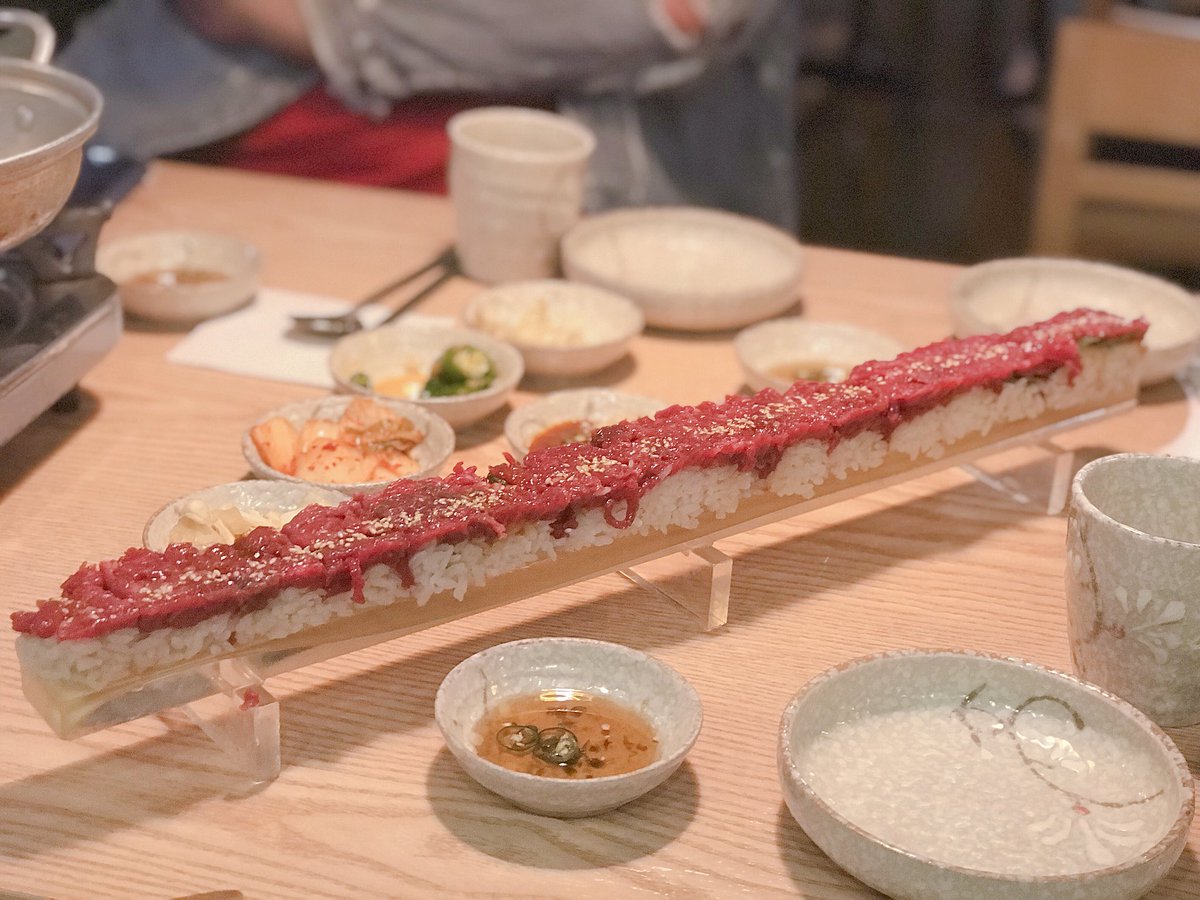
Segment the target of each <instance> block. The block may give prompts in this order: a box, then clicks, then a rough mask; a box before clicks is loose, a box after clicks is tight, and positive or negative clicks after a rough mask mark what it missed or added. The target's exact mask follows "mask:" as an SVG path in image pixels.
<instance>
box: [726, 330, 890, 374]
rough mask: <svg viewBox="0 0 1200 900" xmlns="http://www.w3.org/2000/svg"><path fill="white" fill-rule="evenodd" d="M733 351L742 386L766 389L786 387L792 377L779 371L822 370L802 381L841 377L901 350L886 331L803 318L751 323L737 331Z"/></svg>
mask: <svg viewBox="0 0 1200 900" xmlns="http://www.w3.org/2000/svg"><path fill="white" fill-rule="evenodd" d="M733 348H734V352H735V353H737V358H738V362H739V363H741V365H742V372H743V373H744V374H745V376H746V384H748V385H749V386H750V387H751V388H752V389H753V390H756V391H759V390H762V389H763V388H765V387H773V388H777V389H779V390H785V389H786V388H789V387H791V386H792V384H793V383H794V382H795V380H796V379H795V378H784V377H781V375H780V369H781V368H783V367H787V368H789V369H791V368H794V369H810V370H812V371H813V372H814V374H815V373H816V372H818V371H821V370H826V377H824V378H820V379H817V378H809V379H807V380H810V381H813V380H822V381H841V380H843V379H844V378H845V377H846V375H848V374H849V373H850V370H851V369H853V368H854V367H855V366H857V365H858V364H859V363H864V362H867V361H868V360H872V359H892V358H893V357H895V356H896V355H897V354H899V353H900V352H901V351H902V350H903V349H904V348H903V346H901V344H900V342H899V341H896V340H893V339H892V338H890V337H888V336H887V335H886V334H880V333H879V332H877V331H871V330H870V329H868V328H860V327H858V326H857V325H850V324H848V323H845V322H810V321H808V320H807V319H801V318H788V319H775V320H773V321H770V322H762V323H761V324H759V325H753V326H751V327H750V328H746V329H744V330H743V331H741V332H739V333H738V336H737V337H736V338H734V341H733Z"/></svg>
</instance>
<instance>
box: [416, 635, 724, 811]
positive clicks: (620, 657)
mask: <svg viewBox="0 0 1200 900" xmlns="http://www.w3.org/2000/svg"><path fill="white" fill-rule="evenodd" d="M553 688H563V689H570V690H578V691H585V692H587V693H591V694H594V695H600V696H604V697H607V698H608V699H611V700H613V701H615V702H617V703H620V704H621V705H623V706H625V707H628V708H630V709H632V710H633V711H635V712H637V713H640V714H641V716H642V717H643V718H644V719H645V720H646V721H647V722H649V723H650V724H651V726H652V727H653V730H654V732H655V735H656V736H657V738H658V745H659V755H658V759H657V760H655V761H654V762H652V763H651V764H650V765H648V766H646V767H644V768H641V769H637V770H636V771H633V772H629V773H627V774H624V775H608V776H603V777H599V778H591V779H587V780H568V779H560V778H544V777H541V776H538V775H529V774H526V773H524V772H514V771H512V770H510V769H506V768H504V767H503V766H501V765H498V764H496V763H493V762H490V761H489V760H486V759H483V758H482V757H480V756H479V754H478V752H477V750H476V747H477V746H478V736H477V734H476V729H477V726H478V725H479V722H480V721H481V720H482V719H483V717H484V716H485V715H486V714H487V713H488V712H489V711H490V710H491V709H492V708H493V707H494V706H495V705H497V704H500V703H503V702H504V701H506V700H510V699H513V698H516V697H521V696H527V695H530V694H536V693H538V692H540V691H543V690H550V689H553ZM434 716H435V718H436V720H437V724H438V728H440V729H441V731H442V735H443V736H444V737H445V739H446V746H447V747H449V748H450V752H451V753H453V754H454V757H455V759H457V760H458V762H459V764H460V765H462V767H463V768H464V769H465V770H466V771H467V773H468V774H469V775H470V776H471V777H472V778H474V779H475V780H476V781H478V782H479V783H480V784H481V785H483V786H484V787H485V788H487V789H488V790H490V791H492V792H494V793H496V794H499V795H500V796H501V797H504V798H505V799H507V800H509V801H511V802H512V803H514V804H516V805H517V806H519V807H521V808H522V809H526V810H528V811H529V812H535V813H539V814H541V815H546V816H557V817H559V818H578V817H580V816H592V815H598V814H600V813H604V812H608V811H609V810H613V809H616V808H617V807H618V806H621V805H623V804H625V803H628V802H629V801H631V800H635V799H637V798H638V797H640V796H642V795H643V794H645V793H646V792H647V791H650V790H652V789H653V788H655V787H658V785H660V784H662V783H663V782H664V781H666V779H667V778H669V777H670V776H671V774H672V773H673V772H675V770H676V769H678V768H679V766H680V764H681V763H682V762H683V758H684V757H685V756H686V755H687V753H688V751H689V750H691V748H692V745H693V744H694V743H695V742H696V738H697V737H698V736H699V734H700V723H701V720H702V713H701V708H700V698H699V696H697V694H696V691H695V689H694V688H693V687H692V686H691V685H690V684H688V682H687V681H686V680H684V678H683V676H681V675H680V674H679V673H678V672H676V671H675V670H674V669H672V668H670V667H669V666H666V665H664V664H663V663H661V662H659V661H658V660H656V659H654V658H653V657H650V656H647V655H646V654H645V653H640V652H639V651H637V650H631V649H630V648H628V647H623V646H621V645H619V644H610V643H606V642H604V641H592V640H585V639H582V638H533V639H530V640H524V641H514V642H512V643H509V644H500V645H499V646H496V647H491V648H489V649H487V650H483V651H481V652H480V653H476V654H475V655H474V656H472V657H470V658H469V659H466V660H464V661H463V662H461V663H459V664H458V665H457V666H455V667H454V669H453V670H451V672H450V674H448V675H447V676H446V678H445V679H444V680H443V681H442V684H441V686H440V687H439V688H438V692H437V699H436V701H435V703H434Z"/></svg>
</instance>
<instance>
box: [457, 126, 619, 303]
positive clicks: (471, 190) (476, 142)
mask: <svg viewBox="0 0 1200 900" xmlns="http://www.w3.org/2000/svg"><path fill="white" fill-rule="evenodd" d="M446 131H447V133H448V134H449V135H450V165H449V173H448V176H447V178H448V181H449V186H450V199H451V200H452V201H453V203H454V212H455V217H456V220H457V229H456V230H457V233H458V239H457V241H456V244H455V247H456V249H457V251H458V259H459V262H460V263H461V264H462V267H463V271H464V272H466V274H467V275H469V276H470V277H471V278H474V279H475V280H476V281H484V282H488V283H492V284H497V283H500V282H505V281H518V280H521V279H524V278H546V277H548V276H551V275H553V274H555V272H556V271H557V269H558V242H559V239H560V238H561V237H562V236H563V234H564V233H565V232H566V231H567V229H568V228H570V227H571V226H572V225H574V224H575V222H576V221H578V219H579V215H580V212H581V211H582V209H583V193H584V183H585V179H586V177H587V167H588V160H590V159H591V156H592V151H593V150H594V149H595V146H596V139H595V137H594V136H593V135H592V133H591V132H590V131H589V130H588V129H587V128H585V127H584V126H583V125H580V124H579V123H577V122H573V121H571V120H570V119H568V118H566V117H564V116H560V115H558V114H556V113H551V112H546V111H544V110H540V109H521V108H516V107H505V106H492V107H483V108H480V109H471V110H467V111H466V112H461V113H459V114H457V115H456V116H454V117H453V118H452V119H451V120H450V122H449V123H448V125H447V126H446Z"/></svg>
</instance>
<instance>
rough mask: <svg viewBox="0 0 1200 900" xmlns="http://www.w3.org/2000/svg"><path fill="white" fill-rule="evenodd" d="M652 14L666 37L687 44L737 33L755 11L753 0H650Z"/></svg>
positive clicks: (692, 44)
mask: <svg viewBox="0 0 1200 900" xmlns="http://www.w3.org/2000/svg"><path fill="white" fill-rule="evenodd" d="M650 12H651V16H652V17H653V18H654V19H655V21H657V22H659V23H660V27H661V28H663V30H664V31H665V33H666V36H667V39H668V40H670V41H671V43H673V44H675V45H676V46H681V47H688V46H694V45H696V44H699V43H700V42H701V41H703V40H705V39H708V38H716V39H723V38H726V37H729V36H730V35H732V34H736V33H737V32H738V31H739V30H740V29H741V28H742V26H743V25H745V24H746V21H747V20H748V19H749V18H750V16H751V15H752V14H753V12H754V0H651V6H650Z"/></svg>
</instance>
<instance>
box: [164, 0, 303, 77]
mask: <svg viewBox="0 0 1200 900" xmlns="http://www.w3.org/2000/svg"><path fill="white" fill-rule="evenodd" d="M174 7H175V12H176V13H177V14H178V15H179V17H180V18H181V19H183V20H184V21H185V22H186V23H187V24H188V26H189V27H190V28H191V29H192V30H193V31H195V32H196V33H197V34H198V35H200V36H201V37H203V38H205V39H207V40H210V41H213V42H215V43H218V44H254V45H256V46H259V47H262V48H264V49H266V50H271V51H274V52H275V53H279V54H282V55H284V56H288V57H291V58H292V59H296V60H300V61H303V62H311V61H312V58H313V53H312V44H311V42H310V41H309V37H308V26H307V25H306V24H305V22H304V16H303V15H302V14H301V12H300V5H299V0H174Z"/></svg>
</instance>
